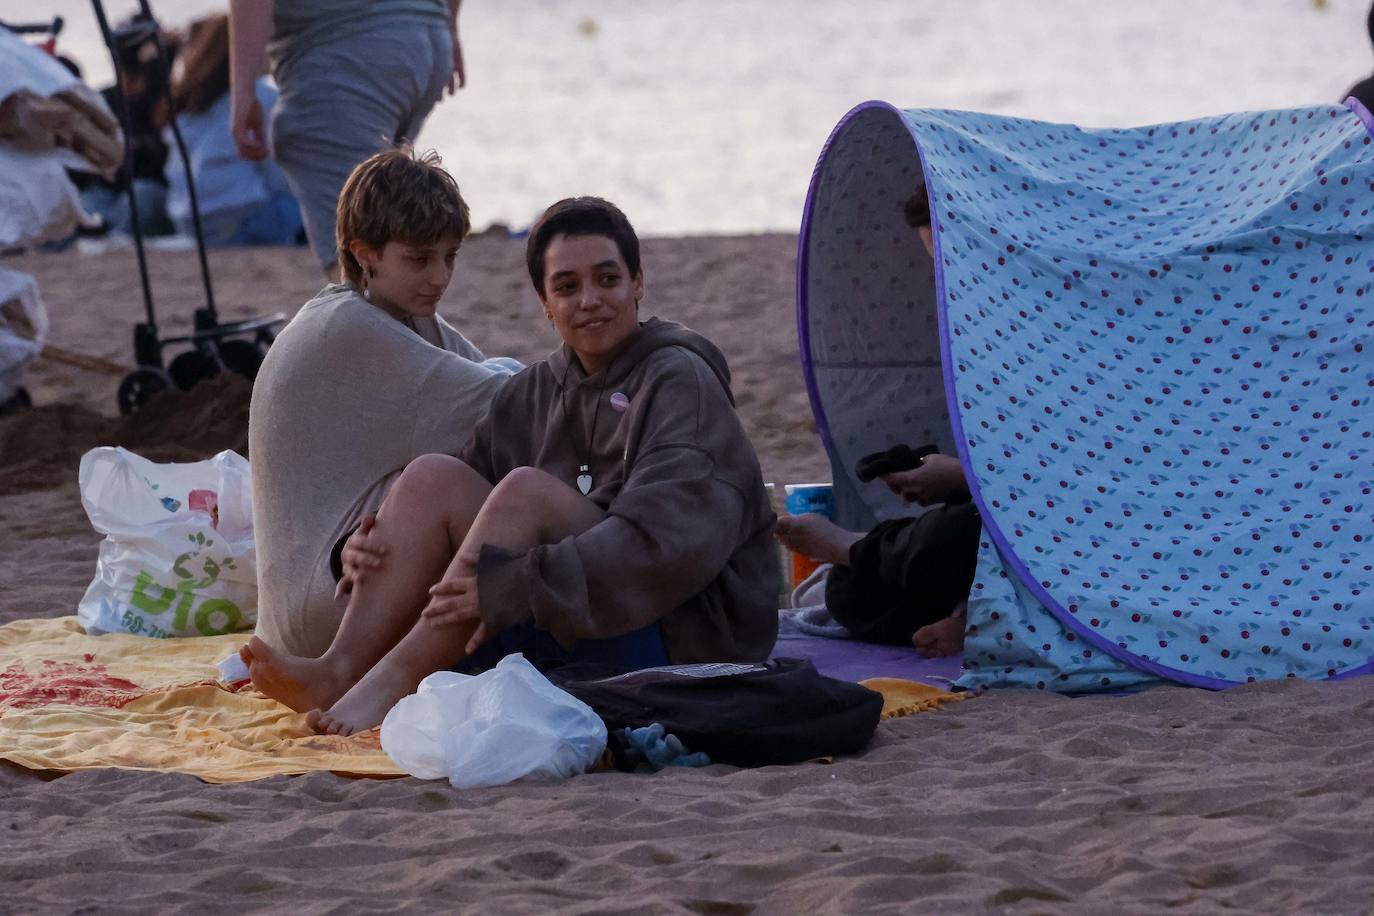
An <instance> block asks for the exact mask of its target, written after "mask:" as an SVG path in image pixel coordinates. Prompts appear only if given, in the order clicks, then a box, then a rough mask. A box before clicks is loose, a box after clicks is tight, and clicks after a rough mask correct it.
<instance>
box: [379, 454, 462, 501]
mask: <svg viewBox="0 0 1374 916" xmlns="http://www.w3.org/2000/svg"><path fill="white" fill-rule="evenodd" d="M476 476H477V472H476V471H474V470H473V469H472V468H470V467H468V466H467V465H466V464H464V463H463V462H461V461H459V460H458V459H457V458H454V457H453V456H452V455H421V456H420V457H419V458H415V459H414V460H412V461H411V462H410V464H407V465H406V466H405V470H403V471H402V472H401V476H400V477H398V478H396V482H395V483H394V484H392V486H391V493H392V494H393V495H396V496H397V498H401V497H403V496H417V497H419V498H422V499H433V498H434V494H435V493H440V492H446V491H449V490H452V489H453V488H455V487H461V486H463V485H464V484H467V483H470V482H472V480H473V478H475V477H476Z"/></svg>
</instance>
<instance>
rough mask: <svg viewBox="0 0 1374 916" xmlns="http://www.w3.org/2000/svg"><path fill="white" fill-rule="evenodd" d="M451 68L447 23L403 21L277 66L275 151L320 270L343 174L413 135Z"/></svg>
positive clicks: (331, 242)
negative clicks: (434, 23)
mask: <svg viewBox="0 0 1374 916" xmlns="http://www.w3.org/2000/svg"><path fill="white" fill-rule="evenodd" d="M452 72H453V39H452V38H451V37H450V36H449V33H448V30H447V29H445V28H444V27H443V26H438V25H430V24H428V23H418V22H399V23H393V24H390V25H378V26H377V28H376V29H375V30H374V31H370V32H365V33H362V34H350V35H345V36H342V37H340V38H339V39H338V40H336V41H331V42H329V43H328V44H324V45H319V46H316V47H312V48H310V49H309V50H308V51H305V52H303V53H302V54H301V55H300V56H299V57H297V58H295V59H293V60H291V62H290V63H289V64H286V65H284V66H282V67H280V68H278V71H277V72H276V73H274V74H273V75H274V77H275V78H276V81H277V86H278V88H279V89H280V91H281V95H280V96H279V98H278V100H277V104H276V107H275V108H274V109H273V110H272V128H271V137H272V155H273V157H274V158H275V159H276V160H277V164H278V165H280V166H281V168H282V171H283V172H285V173H286V180H287V183H288V184H289V185H290V186H291V192H292V193H293V194H295V196H296V200H297V201H299V202H300V205H301V216H302V218H303V220H304V222H305V234H306V237H307V238H308V239H309V241H310V248H311V250H312V251H314V252H315V256H316V257H317V258H319V260H320V265H321V266H322V267H323V268H324V270H325V271H326V272H328V271H330V270H332V269H333V267H334V265H335V264H336V263H337V262H338V252H337V249H336V248H335V239H334V214H335V208H336V207H337V206H338V202H339V191H340V190H342V189H343V185H344V181H345V180H347V178H348V174H349V173H350V172H351V171H353V168H354V167H355V166H356V165H357V164H358V163H360V162H362V161H363V160H364V159H366V158H367V157H368V156H371V155H372V154H373V153H376V152H379V151H380V150H383V149H386V148H388V147H390V146H393V145H394V144H396V143H398V142H400V141H403V140H408V141H414V139H415V137H416V136H417V135H418V134H419V133H420V127H421V126H422V125H423V124H424V122H425V118H426V117H427V116H428V115H429V112H430V110H431V109H432V108H433V107H434V105H435V103H436V102H438V101H439V98H440V97H441V96H442V95H443V92H444V87H445V86H447V85H448V78H449V74H450V73H452Z"/></svg>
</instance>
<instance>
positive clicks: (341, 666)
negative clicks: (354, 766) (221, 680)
mask: <svg viewBox="0 0 1374 916" xmlns="http://www.w3.org/2000/svg"><path fill="white" fill-rule="evenodd" d="M490 492H491V484H489V483H487V481H486V480H484V479H483V478H482V477H481V476H480V475H478V474H477V473H476V472H475V471H473V470H472V469H471V468H469V467H468V466H467V465H465V464H463V463H462V462H461V461H459V460H458V459H456V458H450V457H449V456H447V455H423V456H421V457H419V458H417V459H415V460H414V461H412V462H411V463H410V464H409V465H407V466H406V469H405V471H403V472H402V473H401V476H400V477H398V478H397V479H396V482H395V483H394V484H393V485H392V488H391V491H390V493H388V494H387V497H386V500H385V501H384V502H383V503H382V508H381V509H380V511H378V513H377V524H376V527H375V528H373V537H374V538H376V539H377V540H378V541H379V543H380V545H381V546H383V547H385V548H386V551H387V554H386V559H385V561H384V563H383V565H382V568H381V569H379V570H376V571H373V572H370V573H369V574H368V575H366V576H365V577H364V578H363V580H362V581H361V582H359V583H358V584H357V585H356V586H355V587H354V589H353V594H352V596H351V598H350V599H349V602H348V608H347V609H346V610H345V611H344V616H343V620H342V621H341V622H340V623H339V631H338V633H336V634H335V636H334V640H333V642H332V643H330V646H329V649H328V651H326V652H325V654H324V655H322V656H320V657H319V658H303V657H300V656H295V655H287V654H286V653H284V652H281V651H280V650H276V649H273V648H272V647H271V646H268V645H267V644H266V643H264V642H263V641H262V640H260V639H258V638H257V637H253V639H252V640H251V641H250V642H249V644H248V647H247V651H246V653H245V654H246V657H245V661H248V662H249V671H250V673H251V675H252V678H253V686H254V687H256V688H257V689H258V690H260V691H262V692H263V693H265V694H266V695H267V696H270V697H272V698H273V699H275V700H279V701H280V702H282V703H285V704H286V705H287V706H290V707H291V708H292V709H295V710H296V711H298V712H305V711H306V710H311V709H323V708H327V707H328V706H330V705H331V704H333V703H334V702H335V701H336V700H338V698H339V697H341V696H343V694H344V692H345V691H347V690H348V688H350V687H352V686H353V685H354V684H355V683H356V682H357V680H358V679H359V678H360V677H362V676H363V674H364V673H365V672H366V671H367V670H368V669H369V668H371V667H372V666H373V665H375V664H376V663H377V661H378V660H379V659H380V658H381V657H382V656H383V655H385V654H386V652H387V651H388V650H389V649H391V647H392V646H394V645H396V643H397V641H398V640H400V639H401V637H402V636H404V635H405V634H406V632H407V631H408V630H409V629H410V628H411V626H412V625H413V624H414V623H415V620H416V619H417V618H418V617H419V614H420V610H421V608H423V607H424V606H425V603H426V601H428V599H429V593H428V589H429V587H430V586H431V585H432V584H434V583H435V582H436V581H438V579H439V577H440V575H442V574H443V571H444V569H445V567H446V566H447V565H448V563H449V560H450V559H451V558H452V557H453V555H454V553H455V552H456V551H457V549H458V545H459V544H461V543H462V540H463V537H464V535H466V534H467V531H468V528H469V527H470V526H471V525H472V522H473V519H474V518H475V517H476V516H477V514H478V511H479V509H480V508H481V506H482V502H483V501H484V500H485V499H486V497H487V494H489V493H490Z"/></svg>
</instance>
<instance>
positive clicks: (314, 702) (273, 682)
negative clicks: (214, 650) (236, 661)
mask: <svg viewBox="0 0 1374 916" xmlns="http://www.w3.org/2000/svg"><path fill="white" fill-rule="evenodd" d="M239 657H240V658H242V659H243V660H244V661H245V662H247V664H248V675H249V677H251V678H252V679H253V686H254V687H256V688H257V689H258V690H259V691H261V692H262V693H264V694H266V695H267V696H269V697H271V698H272V699H274V700H276V701H277V702H279V703H284V704H285V705H287V706H290V707H291V708H292V709H294V710H295V711H296V712H305V711H306V710H309V709H319V708H322V707H326V706H329V705H330V704H331V703H333V702H334V701H335V700H337V699H338V698H339V697H340V696H341V695H342V694H343V692H344V691H345V690H347V689H348V679H347V677H346V676H344V675H343V674H341V673H340V672H338V671H337V670H335V669H334V668H333V667H332V666H331V665H330V664H329V663H328V662H326V661H325V660H324V659H323V658H301V657H300V656H298V655H287V654H286V653H285V652H278V651H277V650H276V649H273V648H272V647H271V646H269V645H268V644H267V643H265V642H263V641H262V640H261V639H259V638H258V637H256V636H254V637H253V638H252V639H250V640H249V641H248V645H246V646H244V647H243V648H242V649H240V650H239Z"/></svg>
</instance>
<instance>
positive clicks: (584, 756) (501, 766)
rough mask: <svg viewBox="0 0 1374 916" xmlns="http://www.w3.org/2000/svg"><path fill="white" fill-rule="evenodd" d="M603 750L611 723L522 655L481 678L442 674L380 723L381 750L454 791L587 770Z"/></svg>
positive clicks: (414, 772) (409, 770)
mask: <svg viewBox="0 0 1374 916" xmlns="http://www.w3.org/2000/svg"><path fill="white" fill-rule="evenodd" d="M605 749H606V725H605V723H603V722H602V721H601V719H600V717H599V716H597V714H596V713H594V712H592V708H591V707H590V706H588V705H587V704H586V703H583V702H582V701H581V700H579V699H577V698H576V697H574V696H572V695H571V694H569V693H566V692H565V691H562V690H560V689H558V688H557V687H555V686H554V685H553V684H551V683H550V682H549V679H548V678H546V677H544V675H542V674H540V673H539V672H538V671H537V670H535V667H534V666H533V665H531V664H530V663H529V662H528V661H526V660H525V657H524V656H523V655H507V656H506V657H505V658H503V659H501V661H500V663H499V664H497V666H496V667H495V668H492V669H491V670H490V671H484V672H482V673H481V674H478V675H476V676H473V675H467V674H456V673H454V672H452V671H440V672H438V673H436V674H431V675H430V676H429V677H427V678H425V679H424V680H423V681H421V682H420V689H419V690H418V691H416V692H415V693H413V694H411V695H410V696H408V697H405V698H404V699H402V700H401V701H400V702H399V703H397V704H396V705H395V706H394V707H392V709H391V711H390V712H389V713H387V714H386V718H385V719H384V720H382V750H384V751H386V753H387V756H388V757H390V758H391V759H392V760H394V761H395V762H396V765H397V766H399V767H400V768H401V769H403V770H405V771H406V772H407V773H409V774H410V775H412V776H418V777H419V778H421V779H438V778H440V777H441V776H447V777H448V780H449V782H451V783H452V784H453V786H454V788H456V789H476V788H480V787H483V786H499V785H504V784H505V783H508V782H514V781H515V780H517V779H527V780H531V781H534V782H553V781H556V780H560V779H567V778H568V777H569V776H576V775H578V774H580V773H585V772H586V771H587V768H588V767H590V766H591V765H592V764H594V763H595V762H596V760H597V758H598V757H600V756H601V752H602V751H604V750H605Z"/></svg>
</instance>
